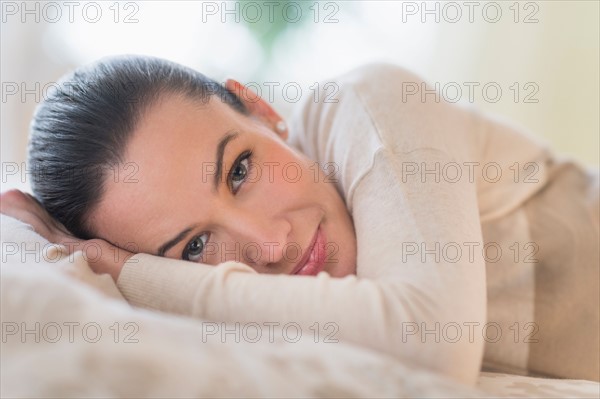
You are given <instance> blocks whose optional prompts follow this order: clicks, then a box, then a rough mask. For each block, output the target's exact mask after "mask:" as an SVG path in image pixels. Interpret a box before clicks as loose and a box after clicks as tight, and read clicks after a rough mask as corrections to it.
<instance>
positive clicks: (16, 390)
mask: <svg viewBox="0 0 600 399" xmlns="http://www.w3.org/2000/svg"><path fill="white" fill-rule="evenodd" d="M0 216H1V217H0V224H1V226H2V236H1V237H2V248H3V253H4V254H3V258H2V268H1V270H0V271H1V279H0V283H1V287H0V294H1V298H0V304H1V309H0V315H1V317H2V326H3V331H2V341H1V343H0V353H1V358H0V359H1V360H0V396H2V397H25V398H32V397H61V398H67V397H77V398H80V397H157V398H164V397H170V398H174V397H211V398H212V397H265V398H269V397H272V398H285V397H290V398H292V397H391V398H398V397H411V398H416V397H427V398H431V397H441V398H452V397H456V398H468V397H477V398H483V397H495V398H497V397H515V396H519V397H532V398H535V397H546V398H550V397H555V398H569V397H578V398H597V397H598V395H599V393H600V384H598V383H595V382H590V381H581V380H553V379H547V378H530V377H521V376H515V375H506V374H497V373H489V372H486V373H481V374H480V375H479V378H478V380H477V385H476V389H469V388H467V387H465V386H459V385H457V384H454V383H452V382H451V381H449V380H447V379H444V378H441V377H440V376H439V375H435V374H432V373H428V372H426V371H424V370H420V369H418V368H415V367H414V365H408V364H403V363H401V362H398V361H396V360H394V359H392V358H391V357H389V356H386V355H384V354H380V353H376V352H372V351H367V350H364V349H361V348H359V347H356V346H352V345H349V344H344V343H342V342H331V343H326V342H324V341H325V340H324V338H325V337H324V336H323V335H319V337H320V338H319V340H318V342H317V343H315V342H314V335H312V334H309V335H308V336H307V335H304V336H302V337H301V338H300V339H299V340H298V341H297V342H294V341H295V338H294V339H292V337H294V336H295V332H294V331H291V332H290V334H289V336H288V338H287V339H286V338H284V336H283V335H282V329H281V328H277V329H274V330H273V333H272V334H271V335H272V337H273V338H274V339H273V340H270V337H269V331H268V329H267V328H263V329H262V336H261V338H260V340H258V341H256V342H255V340H254V339H253V337H255V336H256V334H253V332H252V329H250V332H249V333H244V332H243V331H244V329H243V328H241V327H237V328H236V326H235V324H228V325H226V326H224V325H223V324H222V323H217V322H213V321H207V320H197V319H194V320H192V319H187V318H181V317H176V316H173V315H167V314H164V313H161V312H148V311H145V310H144V309H137V308H132V307H130V306H128V305H127V303H126V302H125V301H124V300H122V299H118V298H110V297H107V295H108V296H112V294H113V293H114V290H115V289H116V287H115V285H114V284H111V283H110V281H112V280H108V282H107V284H103V283H101V284H96V283H95V282H93V281H94V279H87V278H78V277H80V276H84V275H86V273H87V272H91V270H90V269H89V267H87V266H86V267H87V269H88V270H87V271H86V272H84V273H71V272H69V271H68V269H69V268H70V267H71V266H68V265H69V264H70V265H73V267H75V268H81V269H84V268H83V267H82V266H84V265H82V264H81V260H75V258H72V259H73V260H72V261H71V263H69V264H64V265H63V267H61V268H60V269H58V268H54V266H55V265H56V264H58V262H55V261H54V259H55V258H54V256H55V255H56V253H55V252H53V251H55V250H52V249H51V247H53V245H51V244H50V243H48V242H47V241H46V240H44V239H43V238H41V237H39V235H37V234H36V233H35V232H34V231H33V230H32V229H31V227H30V226H28V225H26V224H24V223H22V222H19V221H17V220H15V219H12V218H10V217H7V216H5V215H0ZM35 242H39V243H40V244H41V246H38V247H37V248H36V247H35V245H33V246H32V245H31V243H35ZM14 243H29V245H28V246H19V247H18V249H17V251H16V252H14V251H13V249H9V251H8V252H9V253H10V255H9V254H7V253H6V252H4V249H6V248H8V247H7V246H6V244H8V245H12V244H14ZM44 247H45V249H44ZM67 259H68V258H67ZM65 265H66V266H65ZM73 277H75V278H73ZM97 277H99V278H100V280H102V281H104V277H107V276H97ZM103 294H107V295H103ZM36 323H37V325H38V327H37V328H36V327H35V325H36ZM86 325H87V326H88V327H86ZM56 326H58V328H59V329H60V332H61V334H60V336H57V334H56V332H57V331H58V330H57V329H56ZM69 326H72V327H69ZM215 326H216V327H217V328H218V330H217V331H216V332H214V328H215ZM69 328H72V333H71V332H69ZM84 329H85V331H86V332H85V335H84ZM240 330H241V333H240V332H239V331H240ZM36 331H37V332H36ZM226 331H229V333H228V335H225V336H224V334H225V332H226ZM234 331H238V336H236V335H235V334H232V332H234ZM97 332H101V334H100V335H99V336H98V335H97ZM116 332H118V334H117V333H116ZM240 336H245V337H246V338H245V339H244V338H242V339H240V338H239V337H240ZM248 337H250V338H252V339H251V340H250V339H249V338H248Z"/></svg>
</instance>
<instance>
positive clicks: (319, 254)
mask: <svg viewBox="0 0 600 399" xmlns="http://www.w3.org/2000/svg"><path fill="white" fill-rule="evenodd" d="M326 244H327V241H326V240H325V234H324V233H323V231H322V230H321V226H320V225H319V228H318V229H317V233H316V234H315V237H313V241H312V242H311V246H310V247H309V248H310V252H309V253H308V254H304V256H303V257H302V259H301V260H300V262H299V263H298V265H299V266H297V267H296V268H295V269H294V271H293V272H292V274H297V275H300V276H316V275H317V274H319V272H321V271H323V269H324V268H325V259H326V255H327V254H326V252H325V250H326Z"/></svg>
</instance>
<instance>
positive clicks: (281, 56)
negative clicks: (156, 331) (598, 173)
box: [0, 0, 600, 191]
mask: <svg viewBox="0 0 600 399" xmlns="http://www.w3.org/2000/svg"><path fill="white" fill-rule="evenodd" d="M598 18H599V2H598V1H532V2H529V1H520V2H516V1H498V2H488V1H472V2H460V1H458V2H445V1H428V2H422V1H418V2H411V1H341V2H336V1H318V2H317V1H282V0H273V1H262V0H259V1H229V2H226V1H218V2H211V1H205V2H194V1H181V2H177V1H168V2H167V1H151V2H150V1H148V2H143V1H135V2H134V1H120V2H117V1H107V2H103V1H98V2H79V1H73V2H60V1H59V2H21V1H18V2H17V1H15V2H11V1H4V2H2V31H1V56H2V57H1V58H2V60H1V68H2V69H1V72H0V73H1V81H2V104H1V146H2V150H1V156H2V190H3V191H4V190H6V189H9V188H13V187H16V188H21V189H25V190H27V189H28V178H27V177H26V176H23V172H24V170H26V169H24V168H26V166H25V165H24V163H23V162H24V161H25V159H26V149H27V136H28V125H29V121H30V119H31V116H32V113H33V111H34V109H35V106H36V105H37V103H39V102H40V101H41V100H42V99H43V97H44V95H45V92H46V91H47V90H48V88H49V87H50V86H51V85H52V82H55V81H56V80H58V79H59V77H60V76H61V75H63V74H64V73H66V72H68V71H70V70H72V69H73V68H75V67H77V66H79V65H81V64H85V63H88V62H91V61H94V60H96V59H98V58H101V57H104V56H107V55H113V54H123V53H134V54H149V55H155V56H159V57H163V58H167V59H170V60H173V61H176V62H179V63H182V64H185V65H188V66H190V67H193V68H195V69H198V70H199V71H201V72H203V73H205V74H206V75H208V76H210V77H212V78H214V79H216V80H218V81H220V82H223V81H224V79H225V78H227V77H234V78H236V79H238V80H239V81H241V82H242V83H245V84H248V85H249V86H250V87H251V88H253V89H254V90H255V91H258V92H259V94H261V95H262V96H263V97H264V98H266V99H267V100H268V101H270V102H271V103H273V104H274V106H275V107H276V109H277V110H278V111H280V113H282V114H283V115H284V116H289V115H290V113H291V112H292V111H293V108H294V106H295V105H296V103H297V102H298V100H299V99H300V97H301V96H307V95H314V94H315V93H316V86H315V84H316V82H318V81H321V80H324V79H328V78H332V77H333V76H335V75H336V74H340V73H343V72H346V71H348V70H350V69H352V68H354V67H356V66H358V65H361V64H363V63H367V62H372V61H387V62H393V63H397V64H399V65H402V66H405V67H406V68H408V69H411V70H412V71H414V72H416V73H417V74H419V75H421V76H422V77H423V78H425V79H426V80H427V81H429V82H430V83H431V84H432V85H434V86H436V87H437V88H438V89H439V90H440V91H441V93H442V94H443V95H444V96H445V97H447V98H449V99H451V100H452V101H455V102H462V103H473V104H474V105H475V106H476V107H478V108H481V109H483V110H485V111H489V112H492V113H495V114H498V115H501V116H502V117H504V118H505V119H508V120H510V121H513V122H514V123H516V124H518V125H521V126H522V127H523V128H525V129H526V130H528V131H530V132H531V133H532V134H534V135H537V136H539V137H541V138H543V139H544V140H546V141H547V142H549V143H550V144H551V146H552V147H553V148H554V149H555V150H556V151H557V152H559V153H561V154H563V155H565V156H569V157H573V158H576V159H578V160H579V161H581V162H582V163H585V164H587V165H591V166H595V167H597V165H598V163H599V148H600V144H599V136H600V133H599V132H600V129H599V111H598V110H599V109H600V104H599V58H600V56H599V36H600V34H599V21H598ZM333 91H334V88H332V93H333ZM333 94H334V93H333ZM417 95H418V94H417ZM15 168H17V171H16V172H15Z"/></svg>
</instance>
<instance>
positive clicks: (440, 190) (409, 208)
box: [2, 57, 599, 384]
mask: <svg viewBox="0 0 600 399" xmlns="http://www.w3.org/2000/svg"><path fill="white" fill-rule="evenodd" d="M67 83H68V84H67ZM336 85H337V88H338V89H339V90H338V92H337V96H336V98H335V99H333V101H328V100H331V97H330V96H326V95H325V94H330V93H325V92H322V93H321V95H320V96H319V99H320V101H312V100H313V99H312V98H311V99H308V100H307V101H305V102H304V103H303V105H302V106H301V107H300V108H299V109H298V112H297V113H296V116H295V118H294V120H293V123H292V124H291V125H290V127H289V128H288V126H287V124H286V122H285V121H283V120H282V118H281V117H280V116H279V115H278V114H277V113H276V112H275V111H274V110H273V109H272V108H271V107H270V106H269V104H267V103H266V102H265V101H263V100H262V99H260V98H258V97H257V96H256V95H255V94H254V93H252V92H251V91H250V90H248V89H247V88H245V87H243V86H242V85H241V84H239V83H238V82H236V81H233V80H228V81H227V82H226V83H225V85H223V86H221V85H218V84H216V83H215V82H213V81H211V80H209V79H207V78H206V77H204V76H203V75H201V74H199V73H198V72H195V71H192V70H189V69H187V68H184V67H182V66H179V65H177V64H173V63H170V62H167V61H164V60H160V59H155V58H149V57H118V58H112V59H107V60H102V61H100V62H97V63H95V64H93V65H91V66H88V67H85V68H80V69H78V70H76V71H75V72H74V73H73V74H72V75H70V76H67V77H66V78H65V79H64V80H63V83H62V84H61V89H58V90H56V91H55V92H54V93H53V94H52V95H51V96H50V97H49V98H47V99H46V100H45V101H44V103H43V104H41V105H40V107H39V108H38V110H37V112H36V114H35V117H34V120H33V123H32V126H31V140H30V148H29V163H30V167H31V168H33V169H34V171H35V172H38V171H39V173H34V175H33V176H34V178H33V182H32V187H33V191H34V194H35V196H36V197H37V198H38V199H39V200H40V201H41V203H42V204H43V206H44V208H45V209H46V210H47V211H48V212H49V214H50V215H52V217H54V218H55V219H56V220H58V222H55V221H54V220H53V219H52V217H51V216H49V215H48V214H46V211H45V210H44V208H42V207H41V206H40V205H39V204H37V202H36V201H35V200H34V199H33V197H30V196H28V195H24V194H22V193H20V192H9V193H7V194H3V201H2V212H3V213H7V214H9V215H13V216H15V217H17V218H20V219H21V220H24V221H26V222H28V223H30V224H32V225H33V226H34V228H35V229H36V230H37V231H38V232H39V233H40V234H42V235H44V236H45V237H46V238H48V239H49V240H50V241H53V242H57V243H62V244H64V245H65V246H66V247H67V250H68V251H75V250H84V251H85V250H93V251H94V254H93V255H89V263H90V266H91V267H92V268H93V269H94V270H95V271H96V272H98V273H110V274H111V276H112V277H113V279H114V280H115V282H116V283H117V285H118V287H119V289H120V290H121V292H122V293H123V295H124V296H125V297H126V298H127V300H128V301H129V302H130V303H132V304H134V305H137V306H143V307H148V308H153V309H159V310H163V311H169V312H176V313H181V314H185V315H189V316H193V317H200V318H204V319H212V320H221V321H235V322H257V323H273V322H277V323H281V324H285V323H290V322H293V323H297V324H298V325H299V326H300V327H301V328H302V331H304V332H305V333H309V331H311V330H314V329H315V328H316V329H323V328H324V325H326V324H327V323H330V324H328V325H329V326H333V327H334V329H335V338H337V339H343V340H347V341H351V342H355V343H357V344H360V345H363V346H366V347H370V348H373V349H375V350H379V351H383V352H387V353H390V354H391V355H393V356H396V357H399V358H401V359H405V360H407V361H411V362H414V363H416V364H418V365H422V366H425V367H428V368H430V369H432V370H436V371H438V372H440V373H443V374H445V375H448V376H450V377H452V378H454V379H456V380H459V381H462V382H465V383H469V384H472V383H474V381H475V380H476V378H477V375H478V372H479V370H480V367H481V361H482V357H483V364H484V366H487V367H490V368H494V369H501V370H506V371H511V372H514V373H539V374H549V375H555V376H561V377H569V378H585V379H594V380H598V370H599V367H598V359H597V356H596V355H597V354H598V312H597V309H598V305H597V301H595V298H597V296H598V254H597V252H598V251H597V248H598V244H597V241H598V219H597V215H598V213H597V212H598V194H597V192H596V191H594V188H593V187H594V186H593V184H594V181H595V182H597V176H596V177H595V178H596V180H590V179H591V177H590V176H589V175H588V174H587V173H586V172H585V171H584V170H583V169H582V168H581V167H579V166H577V165H576V164H573V163H571V162H567V161H560V160H558V159H557V158H556V157H555V156H554V155H553V154H552V153H551V152H550V151H548V149H547V148H546V147H545V146H544V145H542V144H540V143H538V142H536V141H534V140H532V139H531V138H529V137H528V136H526V135H525V134H523V133H521V132H518V131H516V130H515V129H514V128H512V127H510V126H508V125H506V124H503V123H501V122H499V121H495V120H492V119H489V118H486V117H483V116H481V115H479V114H478V113H476V112H474V111H473V110H469V109H465V108H461V107H457V106H455V105H452V104H449V103H447V102H444V101H440V99H439V98H437V97H436V96H425V97H423V98H422V97H421V96H413V95H409V93H411V91H409V90H408V89H409V88H411V89H412V88H414V87H422V88H425V86H424V84H423V82H422V81H421V80H420V79H419V78H418V77H416V76H414V75H411V74H409V73H407V72H406V71H403V70H401V69H399V68H397V67H393V66H388V65H372V66H368V67H363V68H360V69H357V70H355V71H352V72H350V73H348V74H345V75H343V76H342V77H340V78H338V79H337V80H336ZM321 87H323V85H321ZM412 92H414V91H412ZM315 161H316V162H318V165H317V164H315ZM596 184H597V183H596ZM70 232H72V233H73V234H74V235H76V236H77V237H79V238H78V239H77V240H75V239H74V237H73V236H72V235H71V234H70ZM86 240H88V241H86ZM92 243H93V244H94V246H92V245H90V244H92ZM565 243H566V245H565ZM84 244H88V245H84ZM98 247H100V249H101V250H100V251H99V252H98V251H96V250H97V248H98ZM117 248H119V249H117ZM490 251H492V252H491V253H490ZM182 260H183V261H182ZM189 261H191V262H197V263H198V264H197V265H193V264H192V263H190V262H189ZM230 261H231V262H230ZM215 265H219V267H216V268H215V267H212V266H215ZM322 271H324V272H325V273H321V272H322ZM355 273H356V275H354V274H355ZM269 275H270V276H269ZM315 275H316V278H313V277H306V276H315ZM557 315H560V316H559V317H557ZM582 321H585V322H588V323H589V324H587V325H586V327H584V328H582V329H580V330H579V331H577V332H573V331H572V326H573V325H574V324H573V323H581V322H582ZM574 337H577V339H573V338H574ZM484 345H485V354H484Z"/></svg>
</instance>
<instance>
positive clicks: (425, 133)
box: [118, 66, 533, 384]
mask: <svg viewBox="0 0 600 399" xmlns="http://www.w3.org/2000/svg"><path fill="white" fill-rule="evenodd" d="M405 82H410V83H417V84H420V82H421V81H420V80H418V79H417V78H416V77H414V76H412V75H409V74H406V73H405V72H404V71H402V70H399V69H396V68H394V67H390V66H375V67H368V68H366V69H362V70H358V71H354V72H352V73H350V74H347V75H345V76H344V77H343V78H340V80H339V81H338V84H339V93H338V96H337V97H338V98H337V100H338V101H337V102H334V103H319V102H317V103H313V102H306V103H305V104H304V106H303V108H302V110H301V112H300V113H299V114H298V115H299V116H298V118H297V121H296V123H295V125H294V130H295V131H296V133H298V135H297V136H296V137H295V138H294V139H293V140H295V145H296V146H297V147H298V148H299V149H300V150H301V151H303V152H305V153H306V154H307V155H309V156H311V157H313V159H316V160H318V161H319V162H335V163H336V164H337V165H338V166H339V168H340V175H339V177H340V179H339V182H338V189H339V191H340V193H341V194H342V195H343V196H344V198H345V200H346V203H347V206H348V209H349V211H350V212H351V214H352V216H353V220H354V224H355V228H356V234H357V245H358V254H357V257H358V258H357V275H356V276H347V277H345V278H341V279H339V278H332V277H330V276H329V275H328V274H327V273H320V274H319V275H318V276H316V277H305V276H288V275H264V274H258V273H256V272H255V271H254V270H253V269H252V268H250V267H249V266H246V265H243V264H241V263H236V262H226V263H223V264H221V265H219V266H217V267H212V266H207V265H198V264H192V263H189V262H184V261H179V260H173V259H166V258H160V257H156V256H152V255H148V254H137V255H135V256H133V257H132V258H130V259H129V261H128V262H127V263H126V264H125V266H124V268H123V270H122V272H121V275H120V277H119V280H118V287H119V289H120V290H121V292H122V293H123V295H124V296H125V298H126V299H127V300H128V301H129V302H130V303H131V304H133V305H136V306H142V307H147V308H151V309H158V310H161V311H167V312H174V313H179V314H183V315H188V316H192V317H198V318H204V319H211V320H219V321H225V322H234V321H235V322H241V323H244V322H246V323H250V322H255V323H274V322H277V323H280V324H281V325H286V324H287V323H297V324H298V325H300V327H301V329H302V331H303V332H304V333H309V332H311V331H313V330H314V328H315V323H319V324H318V325H319V326H320V327H318V328H321V329H322V328H323V326H324V325H325V324H326V323H334V324H332V325H333V326H335V327H334V328H335V330H336V331H335V338H336V339H339V340H345V341H349V342H352V343H355V344H358V345H361V346H364V347H368V348H371V349H374V350H377V351H380V352H385V353H388V354H390V355H392V356H394V357H397V358H400V359H403V360H405V361H408V362H414V363H416V364H418V365H421V366H424V367H427V368H429V369H432V370H435V371H438V372H440V373H442V374H445V375H447V376H449V377H452V378H454V379H456V380H458V381H461V382H464V383H468V384H473V383H474V382H475V380H476V377H477V375H478V372H479V369H480V366H481V360H482V356H483V346H484V341H483V331H482V330H483V327H484V324H485V322H486V287H485V284H486V276H485V270H486V269H485V261H484V258H483V255H482V247H483V239H482V233H481V224H480V204H479V203H478V190H482V189H484V188H486V187H484V188H482V187H481V185H480V184H479V181H478V180H477V179H476V180H471V179H469V178H467V176H463V178H460V179H454V178H452V179H448V178H441V179H440V178H436V176H435V174H436V173H438V174H439V172H440V171H442V170H443V169H442V168H444V167H445V166H447V165H452V166H454V164H458V165H464V164H465V163H468V162H471V161H481V159H482V158H481V155H480V151H481V149H482V148H484V147H485V135H484V133H483V132H484V131H486V130H489V128H490V126H495V125H494V123H493V122H491V121H484V120H483V119H482V117H480V116H479V115H477V114H475V113H473V112H471V111H468V110H466V109H462V108H459V107H456V106H454V105H451V104H447V103H444V102H443V101H441V102H437V101H431V102H429V101H421V98H420V97H419V98H414V97H411V98H408V97H406V96H405V93H404V92H403V88H404V87H405V85H404V83H405ZM532 148H533V147H532ZM529 156H530V155H529V154H523V158H524V159H528V157H529ZM436 165H437V166H436ZM469 165H470V164H469ZM415 167H416V168H417V169H418V170H419V173H416V172H415V171H416V169H415ZM436 168H437V170H438V172H436ZM497 187H498V189H500V188H501V185H498V186H497ZM502 187H503V189H504V188H506V187H504V186H502ZM509 191H510V190H509Z"/></svg>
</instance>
